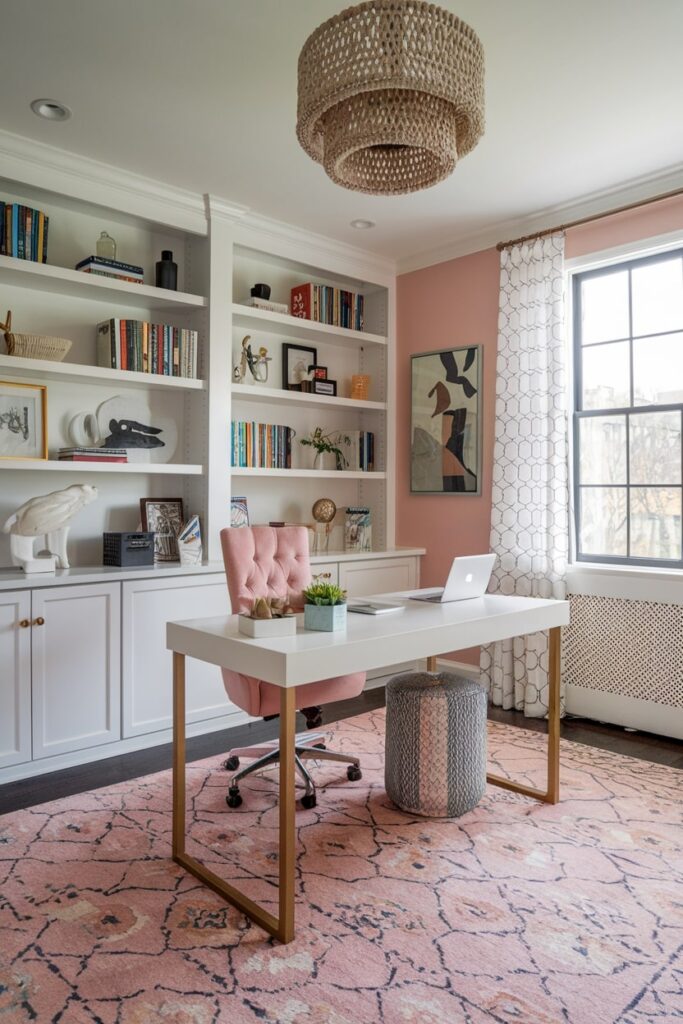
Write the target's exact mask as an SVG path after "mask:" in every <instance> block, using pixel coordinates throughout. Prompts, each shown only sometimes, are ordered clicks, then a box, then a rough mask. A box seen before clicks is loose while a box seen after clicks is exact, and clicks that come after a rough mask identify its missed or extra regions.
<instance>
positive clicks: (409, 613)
mask: <svg viewBox="0 0 683 1024" xmlns="http://www.w3.org/2000/svg"><path fill="white" fill-rule="evenodd" d="M380 599H381V600H391V601H400V600H402V599H405V605H406V608H405V611H403V612H400V613H398V614H394V615H377V616H375V615H354V614H349V615H348V622H347V627H346V629H344V630H338V631H336V632H333V633H322V632H320V633H318V632H313V631H310V630H305V631H304V628H303V616H299V622H298V625H297V633H296V636H292V637H280V638H274V639H272V640H269V639H258V640H253V639H251V638H249V637H246V636H243V635H242V634H241V633H239V632H238V629H237V616H236V615H230V616H217V617H213V618H206V619H188V620H185V621H183V622H169V623H168V625H167V629H166V646H167V647H168V648H169V649H170V650H173V651H176V652H177V653H178V654H184V655H186V656H188V657H191V658H198V659H200V660H201V661H206V662H209V664H213V665H221V666H223V667H225V668H230V669H232V670H233V671H234V672H241V673H243V674H244V675H250V676H255V677H257V678H259V679H263V680H265V681H266V682H270V683H274V684H275V685H276V686H281V687H285V688H288V687H291V686H299V685H301V684H304V683H312V682H317V681H318V680H320V679H327V678H329V677H330V676H339V675H346V674H348V673H351V672H363V671H367V670H370V669H375V668H382V667H384V666H385V665H390V664H395V663H397V662H402V661H414V660H416V659H417V658H424V657H429V656H431V655H438V654H445V653H448V652H450V651H457V650H463V649H464V648H467V647H476V646H477V645H478V644H487V643H493V642H494V641H496V640H505V639H507V638H510V637H516V636H521V635H524V634H527V633H535V632H537V631H539V630H543V629H551V628H552V627H554V626H566V625H567V624H568V623H569V602H568V601H554V600H546V599H542V598H531V597H506V596H503V595H499V594H486V595H485V596H484V597H480V598H474V599H471V600H467V601H453V602H450V603H448V604H430V603H424V602H418V601H410V600H407V599H406V595H405V594H375V595H373V596H372V597H370V598H365V600H380Z"/></svg>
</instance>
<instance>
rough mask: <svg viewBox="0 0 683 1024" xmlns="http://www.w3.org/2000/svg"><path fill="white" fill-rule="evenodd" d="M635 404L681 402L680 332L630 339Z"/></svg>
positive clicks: (682, 342)
mask: <svg viewBox="0 0 683 1024" xmlns="http://www.w3.org/2000/svg"><path fill="white" fill-rule="evenodd" d="M633 402H634V405H667V404H673V403H674V402H683V334H665V335H662V336H660V337H659V338H638V339H636V340H635V341H634V342H633Z"/></svg>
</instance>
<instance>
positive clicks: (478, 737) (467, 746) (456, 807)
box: [384, 672, 487, 818]
mask: <svg viewBox="0 0 683 1024" xmlns="http://www.w3.org/2000/svg"><path fill="white" fill-rule="evenodd" d="M386 695H387V718H386V745H385V746H386V761H385V767H384V783H385V786H386V791H387V794H388V796H389V797H390V799H391V800H393V802H394V803H395V804H397V805H398V807H400V808H401V810H403V811H408V812H409V813H410V814H423V815H425V817H434V818H457V817H459V816H460V815H461V814H464V813H465V812H466V811H470V810H471V809H472V808H473V807H476V805H477V804H478V803H479V801H480V800H481V798H482V796H483V795H484V790H485V788H486V700H487V698H486V690H484V688H483V687H482V686H480V685H479V684H478V683H475V682H474V680H472V679H464V678H462V677H461V676H456V675H453V674H452V673H450V672H439V673H431V672H404V673H403V674H402V675H400V676H394V678H393V679H391V680H389V682H388V683H387V687H386Z"/></svg>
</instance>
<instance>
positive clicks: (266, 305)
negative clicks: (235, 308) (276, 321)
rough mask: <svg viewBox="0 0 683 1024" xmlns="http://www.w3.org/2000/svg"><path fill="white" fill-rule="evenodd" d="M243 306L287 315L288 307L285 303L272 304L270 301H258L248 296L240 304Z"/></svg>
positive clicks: (254, 297)
mask: <svg viewBox="0 0 683 1024" xmlns="http://www.w3.org/2000/svg"><path fill="white" fill-rule="evenodd" d="M242 305H243V306H253V308H254V309H267V310H268V312H269V313H285V314H289V306H288V305H287V303H286V302H273V301H272V300H271V299H259V298H257V297H256V296H255V295H250V296H249V298H248V299H245V300H244V302H243V303H242Z"/></svg>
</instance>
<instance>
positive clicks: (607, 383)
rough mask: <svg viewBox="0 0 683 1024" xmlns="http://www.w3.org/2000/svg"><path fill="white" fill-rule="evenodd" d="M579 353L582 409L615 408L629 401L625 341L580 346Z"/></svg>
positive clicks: (627, 362)
mask: <svg viewBox="0 0 683 1024" xmlns="http://www.w3.org/2000/svg"><path fill="white" fill-rule="evenodd" d="M581 357H582V366H583V373H582V378H581V385H582V389H583V408H584V409H617V408H623V407H624V406H625V405H630V404H631V392H630V372H631V371H630V369H629V353H628V342H627V341H618V342H615V343H614V344H613V345H596V346H595V347H593V348H584V349H583V351H582V353H581Z"/></svg>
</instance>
